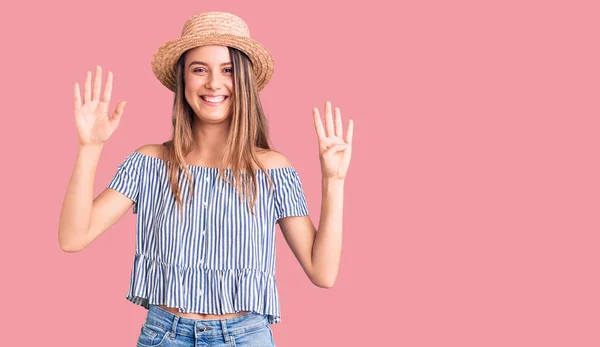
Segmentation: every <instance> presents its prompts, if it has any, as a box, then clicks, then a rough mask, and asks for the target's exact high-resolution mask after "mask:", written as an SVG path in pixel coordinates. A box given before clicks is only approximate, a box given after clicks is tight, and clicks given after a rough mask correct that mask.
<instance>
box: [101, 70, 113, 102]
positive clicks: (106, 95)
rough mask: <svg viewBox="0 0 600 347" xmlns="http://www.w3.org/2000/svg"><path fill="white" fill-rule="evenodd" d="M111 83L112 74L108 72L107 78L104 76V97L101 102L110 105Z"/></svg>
mask: <svg viewBox="0 0 600 347" xmlns="http://www.w3.org/2000/svg"><path fill="white" fill-rule="evenodd" d="M112 82H113V74H112V72H111V71H109V72H108V76H106V86H104V97H103V98H102V101H104V102H106V103H107V104H110V95H111V93H112Z"/></svg>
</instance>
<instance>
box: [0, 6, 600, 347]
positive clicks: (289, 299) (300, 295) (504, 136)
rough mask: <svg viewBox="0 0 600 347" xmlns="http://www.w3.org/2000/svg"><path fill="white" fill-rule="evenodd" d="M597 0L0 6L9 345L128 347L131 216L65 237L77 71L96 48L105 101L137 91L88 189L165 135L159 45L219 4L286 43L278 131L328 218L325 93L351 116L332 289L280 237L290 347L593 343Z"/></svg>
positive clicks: (275, 94)
mask: <svg viewBox="0 0 600 347" xmlns="http://www.w3.org/2000/svg"><path fill="white" fill-rule="evenodd" d="M391 3H396V4H398V5H396V6H395V7H393V6H392V5H390V4H391ZM596 4H597V2H594V1H587V2H584V1H495V2H493V3H492V2H490V1H452V2H449V1H413V2H402V3H398V2H391V1H390V2H384V1H381V0H373V1H366V2H365V1H363V2H355V3H354V4H351V3H350V2H348V1H343V2H342V1H336V2H334V1H322V0H321V1H307V0H304V1H302V2H295V3H290V2H283V1H277V2H276V1H271V2H265V1H261V2H257V1H252V2H249V1H235V2H234V1H229V2H224V3H223V4H222V5H210V4H208V3H206V2H198V1H177V2H172V1H170V2H161V3H154V4H153V3H150V2H137V3H134V2H121V1H103V2H88V1H72V2H64V1H63V2H60V1H51V2H42V1H38V2H36V3H33V2H16V1H13V2H11V3H6V2H3V4H2V5H1V6H2V8H1V9H0V19H1V20H0V26H1V30H0V35H2V42H3V48H2V55H1V56H2V57H1V59H2V94H1V95H2V100H3V103H2V105H3V112H2V119H3V126H2V129H3V136H2V157H3V170H2V178H3V179H2V181H3V182H4V187H3V191H4V192H3V194H2V200H3V202H2V205H3V206H4V207H3V211H4V213H3V218H2V221H3V224H2V230H3V234H4V237H3V242H2V246H1V247H2V249H1V251H0V257H1V259H0V263H1V264H2V283H3V284H2V286H1V289H0V290H1V291H2V299H3V300H2V301H3V306H2V308H3V310H2V311H3V313H2V315H3V316H4V318H3V319H2V321H3V323H1V328H0V329H1V330H2V331H3V333H2V345H6V346H13V345H15V346H16V345H19V346H34V345H39V344H40V343H44V344H49V345H61V346H83V345H85V346H133V345H135V342H136V339H137V337H138V334H139V331H140V327H141V324H142V323H143V321H144V319H145V315H146V312H147V311H146V310H145V309H143V308H142V307H140V306H136V305H134V304H132V303H130V302H128V301H126V299H125V295H126V292H127V289H128V285H129V274H130V271H131V264H132V261H133V254H134V228H135V219H134V218H135V216H134V215H133V214H132V213H131V212H129V213H127V214H126V216H125V217H124V218H123V219H122V220H121V221H119V222H118V223H117V224H116V225H115V226H114V227H113V228H111V229H110V230H108V231H107V232H106V233H105V234H104V235H103V236H101V237H100V238H99V239H98V240H96V241H95V242H94V243H93V244H91V245H90V246H89V247H88V248H87V249H85V250H84V251H83V252H81V253H75V254H69V253H64V252H62V251H61V250H60V248H59V246H58V243H57V226H58V218H59V214H60V208H61V204H62V199H63V197H64V193H65V190H66V187H67V183H68V180H69V177H70V175H71V171H72V169H73V164H74V161H75V155H76V151H77V136H76V132H75V127H74V121H73V100H72V94H73V84H74V83H75V82H79V83H80V84H83V82H84V78H85V72H86V71H87V70H92V71H93V68H94V66H95V65H96V64H100V65H102V67H103V68H104V73H106V72H107V71H108V70H111V71H113V73H114V76H115V80H114V92H113V105H112V107H111V110H112V108H114V106H116V104H117V103H118V102H119V101H120V100H127V107H126V109H125V114H124V115H123V119H122V121H121V125H120V127H119V129H118V130H117V131H116V133H115V134H114V136H113V137H112V138H111V139H110V140H109V142H108V143H107V144H106V146H105V147H104V150H103V153H102V158H101V161H100V164H99V168H98V172H97V175H96V186H95V189H96V190H95V192H96V194H98V193H99V192H100V191H101V190H102V189H103V188H104V187H105V186H106V185H107V184H108V182H109V180H110V178H111V177H112V176H113V175H114V173H115V172H116V168H117V165H118V164H119V163H120V162H121V161H122V160H123V159H124V158H125V156H126V155H128V154H129V153H130V152H131V151H133V150H135V148H137V147H139V146H141V145H142V144H146V143H160V142H162V141H164V140H166V139H168V138H169V136H170V132H171V125H170V116H171V114H170V112H171V103H172V93H171V92H170V91H168V90H167V89H166V88H164V87H163V86H162V85H161V84H160V83H159V82H158V80H156V78H155V77H154V75H153V73H152V70H151V67H150V59H151V57H152V54H153V53H154V51H155V50H156V48H158V46H160V45H161V44H162V43H163V42H166V41H167V40H170V39H174V38H176V37H178V36H179V35H180V32H181V26H182V25H183V22H184V21H185V20H186V19H188V18H189V17H191V16H192V15H193V14H196V13H199V12H204V11H213V10H222V11H230V12H233V13H235V14H237V15H239V16H240V17H242V18H243V19H244V20H246V22H247V23H248V24H249V26H250V31H251V35H252V37H253V38H255V39H257V40H259V41H260V42H262V43H263V44H264V45H265V46H266V47H268V48H269V49H270V50H271V51H272V53H273V55H274V58H275V62H276V70H275V74H274V76H273V79H272V81H271V83H270V84H269V85H268V86H267V87H266V89H265V90H264V91H263V92H262V94H261V95H262V100H263V103H264V107H265V109H266V112H267V116H268V118H269V120H270V127H271V137H272V140H273V144H274V145H275V148H276V149H278V150H280V151H282V152H283V153H284V154H286V155H287V156H288V158H289V159H290V160H291V162H292V163H293V164H294V166H296V167H297V169H298V171H299V172H300V175H301V177H302V180H303V183H304V186H305V191H306V194H307V198H308V202H309V210H310V211H311V215H312V218H313V221H314V222H315V224H317V225H318V218H319V209H320V201H321V196H320V171H319V170H320V168H319V161H318V156H317V146H316V145H317V140H316V136H315V134H314V129H313V124H312V118H311V117H312V113H311V109H312V107H313V106H318V107H320V108H321V110H322V109H323V103H324V102H325V100H331V101H332V103H333V106H334V107H335V106H337V107H340V108H341V110H342V116H343V117H344V124H345V126H347V121H348V120H349V119H353V120H354V122H355V133H354V151H353V159H352V164H351V166H350V171H349V175H348V177H347V181H346V191H345V206H344V208H345V214H344V248H343V258H342V265H341V270H340V274H339V277H338V280H337V282H336V284H335V286H334V287H333V288H331V289H328V290H325V289H321V288H318V287H315V286H313V285H312V284H311V283H310V281H309V280H308V278H307V277H306V276H305V275H304V273H303V271H302V269H301V268H300V266H299V264H298V262H297V261H296V259H295V258H294V256H293V254H292V253H291V251H290V250H289V248H288V246H287V244H286V243H285V241H284V239H283V237H281V234H280V233H279V231H278V241H277V247H278V259H277V269H278V272H277V279H278V284H279V290H280V296H281V309H282V322H281V323H280V324H277V325H272V328H273V331H274V335H275V341H276V343H277V345H278V346H284V347H291V346H381V345H386V346H461V347H466V346H478V347H479V346H599V345H600V334H599V333H598V327H599V325H600V316H599V315H600V314H599V312H600V307H599V306H600V305H599V299H598V297H599V292H600V280H599V276H598V261H599V260H600V259H599V254H600V253H599V252H598V245H599V241H600V237H599V235H598V231H599V230H600V219H599V218H598V216H599V213H598V211H599V209H600V198H599V197H600V185H599V183H598V182H599V177H600V165H599V164H598V157H599V156H600V140H599V137H598V135H597V134H598V127H599V126H600V121H599V118H598V115H599V111H600V106H599V105H600V104H599V102H598V95H599V92H600V85H599V82H598V81H599V80H600V76H599V75H600V74H599V72H600V71H599V70H600V69H599V67H598V64H599V61H600V54H599V45H598V42H599V35H598V33H599V32H600V24H599V23H600V22H599V21H598V13H599V12H598V10H599V8H598V6H597V5H596Z"/></svg>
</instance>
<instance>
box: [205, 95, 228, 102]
mask: <svg viewBox="0 0 600 347" xmlns="http://www.w3.org/2000/svg"><path fill="white" fill-rule="evenodd" d="M202 99H204V100H206V101H208V102H221V101H223V100H225V96H223V95H221V96H217V97H211V96H207V95H204V96H202Z"/></svg>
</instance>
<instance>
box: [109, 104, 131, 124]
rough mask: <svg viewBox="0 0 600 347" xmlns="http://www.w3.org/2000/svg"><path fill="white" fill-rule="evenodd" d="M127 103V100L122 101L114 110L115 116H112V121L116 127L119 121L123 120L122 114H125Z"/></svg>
mask: <svg viewBox="0 0 600 347" xmlns="http://www.w3.org/2000/svg"><path fill="white" fill-rule="evenodd" d="M126 103H127V102H126V101H121V102H120V103H119V104H118V105H117V108H115V112H113V116H112V118H111V123H113V125H114V126H115V127H116V126H118V125H119V122H120V121H121V116H122V115H123V111H124V110H125V104H126Z"/></svg>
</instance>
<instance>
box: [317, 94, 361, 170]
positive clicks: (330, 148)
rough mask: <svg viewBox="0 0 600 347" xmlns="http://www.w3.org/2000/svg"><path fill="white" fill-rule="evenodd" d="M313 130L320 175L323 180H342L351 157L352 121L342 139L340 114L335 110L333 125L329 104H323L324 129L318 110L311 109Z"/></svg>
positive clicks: (337, 109)
mask: <svg viewBox="0 0 600 347" xmlns="http://www.w3.org/2000/svg"><path fill="white" fill-rule="evenodd" d="M313 118H314V121H315V130H316V132H317V138H318V140H319V158H320V161H321V173H322V175H323V179H334V180H344V179H345V177H346V172H348V166H349V165H350V156H351V155H352V134H353V132H354V123H353V122H352V119H351V120H350V122H349V123H348V130H347V132H346V139H345V140H344V138H343V134H344V131H343V128H342V114H341V112H340V109H339V108H337V107H336V108H335V125H334V121H333V115H332V113H331V103H330V102H329V101H327V102H325V128H323V122H322V121H321V115H320V114H319V109H318V108H316V107H315V108H314V109H313Z"/></svg>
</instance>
